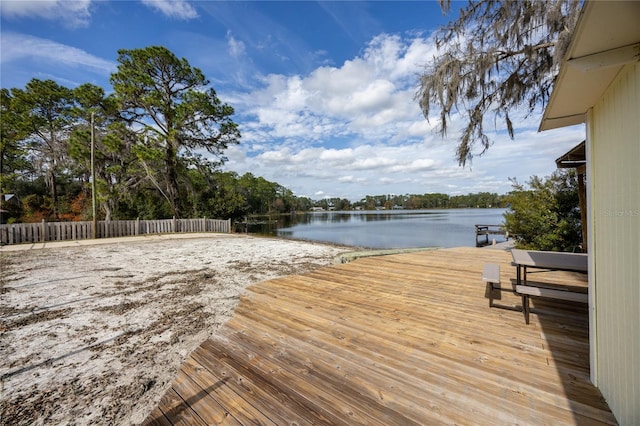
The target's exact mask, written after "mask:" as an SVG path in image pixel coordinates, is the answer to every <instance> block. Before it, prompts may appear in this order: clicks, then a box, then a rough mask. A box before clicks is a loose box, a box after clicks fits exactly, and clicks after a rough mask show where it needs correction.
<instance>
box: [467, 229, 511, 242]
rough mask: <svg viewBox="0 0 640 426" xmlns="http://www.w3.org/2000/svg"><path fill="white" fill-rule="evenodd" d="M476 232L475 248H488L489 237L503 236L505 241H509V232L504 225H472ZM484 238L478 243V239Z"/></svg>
mask: <svg viewBox="0 0 640 426" xmlns="http://www.w3.org/2000/svg"><path fill="white" fill-rule="evenodd" d="M474 226H475V230H476V247H482V246H488V245H489V244H490V242H489V235H504V239H505V240H509V231H507V228H505V226H504V225H474ZM483 236H484V238H485V240H484V241H480V239H479V238H480V237H483Z"/></svg>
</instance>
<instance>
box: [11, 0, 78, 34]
mask: <svg viewBox="0 0 640 426" xmlns="http://www.w3.org/2000/svg"><path fill="white" fill-rule="evenodd" d="M90 6H91V0H73V1H69V0H46V1H43V0H38V1H32V0H20V1H18V0H10V1H1V2H0V12H1V13H2V15H3V16H5V17H8V18H31V17H37V18H43V19H48V20H52V21H53V20H60V21H62V22H64V25H66V26H68V27H71V28H75V27H86V26H88V25H89V22H90V20H91V11H90V10H89V7H90Z"/></svg>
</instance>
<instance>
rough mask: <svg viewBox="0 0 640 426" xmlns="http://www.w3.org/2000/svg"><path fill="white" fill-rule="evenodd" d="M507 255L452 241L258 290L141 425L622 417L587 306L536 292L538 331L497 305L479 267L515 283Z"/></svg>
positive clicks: (579, 278) (558, 278)
mask: <svg viewBox="0 0 640 426" xmlns="http://www.w3.org/2000/svg"><path fill="white" fill-rule="evenodd" d="M510 261H511V256H510V254H509V253H508V252H504V251H499V250H488V249H477V248H456V249H444V250H434V251H424V252H414V253H406V254H399V255H390V256H383V257H369V258H364V259H359V260H357V261H355V262H353V263H350V264H344V265H336V266H330V267H326V268H322V269H319V270H317V271H314V272H312V273H310V274H307V275H303V276H289V277H284V278H280V279H276V280H272V281H267V282H263V283H260V284H258V285H254V286H252V287H251V288H250V289H249V291H248V294H247V295H246V296H244V297H243V298H242V300H241V302H240V305H239V306H238V308H237V310H236V313H235V315H234V317H233V319H232V320H231V321H229V322H228V323H227V324H226V325H225V326H224V327H223V328H222V330H221V332H220V335H219V337H217V338H215V339H210V340H207V341H206V342H204V343H203V344H202V345H201V346H200V347H199V348H198V349H197V350H196V351H195V352H194V353H193V354H192V355H191V356H190V358H189V359H188V360H187V362H186V363H185V364H184V365H183V366H182V368H181V370H180V371H179V374H178V376H177V377H176V379H175V381H174V383H173V385H172V388H171V389H170V390H169V391H168V392H167V393H166V395H165V396H164V397H163V399H162V401H161V402H160V404H159V406H158V407H156V408H155V409H154V410H153V411H152V413H151V414H150V415H149V417H148V418H147V420H146V421H145V424H235V425H238V424H278V425H285V424H289V425H311V424H345V425H353V424H368V425H413V424H476V425H478V424H480V425H482V424H484V425H494V424H528V425H534V424H545V425H556V424H580V425H584V424H600V423H603V424H615V423H616V420H615V418H614V417H613V415H612V414H611V412H610V411H609V408H608V407H607V404H606V402H605V401H604V400H603V398H602V396H601V395H600V392H599V391H598V390H597V389H596V388H594V387H593V386H592V385H591V383H590V382H589V343H588V318H587V309H586V305H581V304H575V303H571V302H557V301H543V300H542V299H538V300H535V299H533V303H532V307H533V309H534V312H533V313H532V316H531V324H530V325H525V323H524V318H523V314H522V313H521V312H518V311H515V310H508V309H500V308H489V302H488V294H487V287H486V285H485V284H484V283H483V282H482V279H481V272H482V268H483V265H484V263H486V262H494V263H499V264H500V265H501V279H502V282H503V286H507V287H508V286H511V280H513V279H515V268H513V267H512V266H510V264H509V263H510ZM529 279H530V280H532V279H536V280H541V281H544V280H549V281H552V282H556V283H560V284H566V285H569V284H571V285H581V286H586V282H585V280H584V275H582V274H574V273H559V272H553V273H550V272H549V273H544V274H536V276H535V277H534V276H532V275H530V276H529ZM505 283H506V284H505ZM496 297H498V298H500V299H499V300H497V301H496V302H497V303H500V304H502V305H505V306H512V307H516V306H519V305H520V298H519V297H516V296H515V295H513V294H511V293H509V292H502V293H501V294H500V295H496ZM536 310H537V313H536Z"/></svg>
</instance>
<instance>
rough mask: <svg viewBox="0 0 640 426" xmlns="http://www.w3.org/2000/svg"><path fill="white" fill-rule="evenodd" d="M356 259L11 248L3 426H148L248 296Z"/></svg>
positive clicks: (319, 249) (261, 241) (221, 238)
mask: <svg viewBox="0 0 640 426" xmlns="http://www.w3.org/2000/svg"><path fill="white" fill-rule="evenodd" d="M43 246H44V247H43ZM345 251H347V249H345V248H340V247H335V246H330V245H323V244H313V243H306V242H300V241H289V240H282V239H272V238H257V237H249V236H242V235H227V234H190V235H171V236H145V237H134V238H122V239H111V240H97V241H85V242H77V241H74V242H64V243H63V242H61V243H47V244H44V245H43V244H35V245H32V246H5V247H2V248H0V296H1V299H0V319H1V323H0V333H1V334H0V375H1V383H0V386H1V388H0V391H1V396H0V424H24V425H27V424H28V425H32V424H56V425H64V424H92V425H94V424H105V425H106V424H109V425H112V424H123V425H125V424H135V423H139V422H141V421H143V420H144V419H145V418H146V416H147V415H148V413H149V412H150V411H151V410H152V409H153V408H154V407H155V405H156V404H157V403H158V401H159V400H160V397H161V396H162V395H163V394H164V392H165V390H166V389H167V388H168V387H169V386H170V384H171V381H172V380H173V378H174V377H175V375H176V372H177V369H178V368H179V367H180V365H181V364H182V362H183V361H184V360H185V359H186V357H187V355H188V354H189V353H190V352H191V351H193V350H194V349H195V348H196V347H198V345H199V344H200V343H201V342H202V341H204V340H205V339H207V338H208V337H209V336H212V335H214V334H215V333H216V330H217V329H218V328H219V327H220V326H221V325H222V324H223V323H224V322H225V321H226V320H228V319H229V318H230V317H231V315H232V314H233V310H234V309H235V306H236V304H237V302H238V300H239V297H240V294H241V293H242V292H243V291H244V289H245V288H246V287H247V286H248V285H251V284H253V283H256V282H260V281H264V280H267V279H271V278H275V277H278V276H283V275H289V274H298V273H304V272H306V271H309V270H312V269H315V268H317V267H320V266H323V265H327V264H330V263H332V262H333V260H334V258H335V257H336V256H337V255H339V254H340V253H344V252H345Z"/></svg>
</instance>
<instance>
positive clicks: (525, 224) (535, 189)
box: [504, 169, 582, 251]
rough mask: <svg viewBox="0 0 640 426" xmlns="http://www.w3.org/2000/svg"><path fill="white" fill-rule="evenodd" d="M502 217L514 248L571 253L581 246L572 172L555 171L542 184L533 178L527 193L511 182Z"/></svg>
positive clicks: (575, 181) (576, 192)
mask: <svg viewBox="0 0 640 426" xmlns="http://www.w3.org/2000/svg"><path fill="white" fill-rule="evenodd" d="M512 183H513V187H514V190H513V191H512V192H511V193H509V194H508V195H507V201H508V203H509V209H508V210H507V212H506V213H505V214H504V217H505V223H506V227H507V230H508V231H509V234H510V235H513V237H514V239H515V242H516V246H517V247H518V248H523V249H529V250H551V251H574V250H575V249H576V247H578V246H579V245H580V244H581V242H582V241H581V238H582V237H581V222H580V208H579V199H578V182H577V178H576V174H575V172H574V171H573V170H569V171H566V169H565V170H557V171H555V172H554V173H553V174H552V175H551V176H549V177H548V178H546V180H543V179H540V178H539V177H537V176H533V177H531V179H530V180H529V181H528V182H527V185H528V189H526V188H525V187H524V186H523V185H521V184H519V183H517V182H516V181H515V180H513V181H512Z"/></svg>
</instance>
